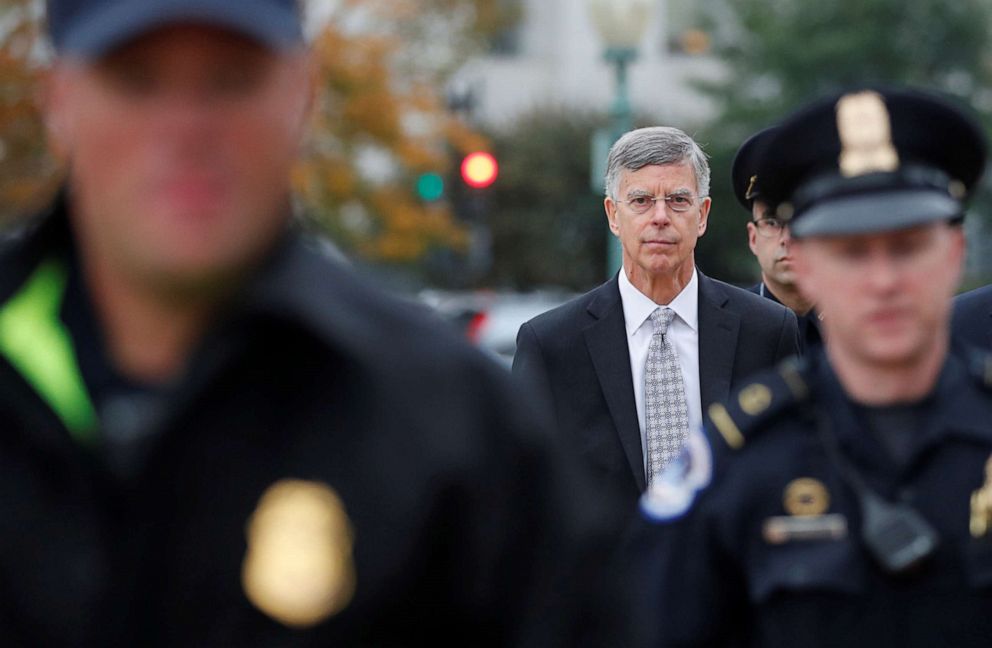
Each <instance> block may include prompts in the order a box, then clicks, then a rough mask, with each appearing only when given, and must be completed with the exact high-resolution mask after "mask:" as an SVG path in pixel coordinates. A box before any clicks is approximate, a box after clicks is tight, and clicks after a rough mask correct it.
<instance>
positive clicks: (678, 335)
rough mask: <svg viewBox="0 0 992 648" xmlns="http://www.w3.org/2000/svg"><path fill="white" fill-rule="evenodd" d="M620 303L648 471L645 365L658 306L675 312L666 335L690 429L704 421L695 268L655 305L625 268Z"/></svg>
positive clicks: (621, 273)
mask: <svg viewBox="0 0 992 648" xmlns="http://www.w3.org/2000/svg"><path fill="white" fill-rule="evenodd" d="M620 302H621V303H622V304H623V319H624V322H625V323H626V326H627V350H628V351H629V352H630V375H631V377H632V378H633V379H634V404H635V405H636V406H637V424H638V425H639V426H640V428H641V450H642V454H643V455H644V466H645V470H647V451H646V449H645V448H646V437H645V433H644V364H645V363H646V362H647V358H648V346H649V345H650V344H651V336H652V335H654V327H653V326H652V325H651V322H650V317H651V313H653V312H654V310H655V309H656V308H658V307H659V306H667V307H669V308H671V309H672V310H673V311H675V317H674V318H673V319H672V323H671V324H670V325H669V326H668V333H667V334H666V337H667V338H668V341H669V343H670V344H671V345H672V348H674V349H675V355H676V356H678V360H679V367H680V368H681V369H682V383H683V384H684V385H685V398H686V404H687V405H688V407H689V429H690V430H695V429H697V428H698V427H699V426H700V425H702V421H703V405H702V397H701V396H700V394H699V278H698V277H697V275H696V269H695V268H693V269H692V278H691V279H690V280H689V283H688V284H686V286H685V288H683V289H682V292H680V293H679V294H678V295H676V296H675V299H673V300H672V301H671V303H669V304H656V303H654V302H653V301H652V300H651V299H650V298H649V297H648V296H647V295H645V294H644V293H642V292H641V291H640V290H638V289H637V288H635V287H634V285H633V284H632V283H630V279H628V278H627V272H626V271H625V270H622V269H621V271H620Z"/></svg>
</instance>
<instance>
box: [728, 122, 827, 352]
mask: <svg viewBox="0 0 992 648" xmlns="http://www.w3.org/2000/svg"><path fill="white" fill-rule="evenodd" d="M775 130H776V129H775V127H774V126H772V127H770V128H766V129H764V130H763V131H760V132H758V133H755V134H754V135H752V136H751V137H749V138H748V139H747V141H745V142H744V143H743V144H742V145H741V147H740V149H739V150H738V151H737V155H736V156H735V157H734V165H733V168H732V170H731V181H732V182H733V185H734V195H735V196H736V197H737V202H739V203H740V205H741V207H743V208H744V209H745V210H746V211H747V213H748V214H749V215H750V216H751V218H750V219H749V220H748V222H747V243H748V246H749V247H750V248H751V252H752V253H753V254H754V258H755V259H757V260H758V265H759V266H760V267H761V281H760V282H758V283H757V284H756V285H754V286H752V287H751V288H749V289H748V290H750V291H751V292H753V293H755V294H757V295H761V296H762V297H767V298H768V299H772V300H774V301H777V302H778V303H780V304H783V305H785V306H788V307H789V308H791V309H792V312H794V313H795V314H796V317H797V318H798V319H799V345H800V349H801V350H802V351H804V352H805V350H806V349H807V348H809V347H810V346H813V345H818V344H820V343H821V342H822V338H821V336H820V319H819V315H818V313H817V312H816V311H815V310H814V309H813V304H812V303H811V302H810V301H809V300H808V299H807V298H806V297H805V296H804V295H803V294H802V292H800V291H799V286H798V285H796V275H795V271H794V270H793V267H792V255H791V253H790V251H791V250H790V244H791V241H792V237H791V236H790V234H789V227H788V224H787V223H786V222H785V221H783V220H781V219H779V218H776V217H775V216H774V215H773V210H770V209H769V208H770V207H772V206H771V205H769V204H768V202H767V201H766V200H764V198H763V196H762V194H761V179H760V178H759V177H758V169H757V164H758V153H759V152H760V150H761V147H762V146H763V145H764V143H765V142H767V141H768V139H770V138H771V137H772V136H773V135H774V133H775Z"/></svg>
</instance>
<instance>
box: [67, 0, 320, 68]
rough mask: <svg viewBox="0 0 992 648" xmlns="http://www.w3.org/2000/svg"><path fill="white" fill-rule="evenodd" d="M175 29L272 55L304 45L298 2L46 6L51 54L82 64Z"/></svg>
mask: <svg viewBox="0 0 992 648" xmlns="http://www.w3.org/2000/svg"><path fill="white" fill-rule="evenodd" d="M177 23H195V24H203V25H210V26H214V27H219V28H222V29H228V30H231V31H234V32H237V33H239V34H243V35H245V36H247V37H249V38H252V39H254V40H257V41H258V42H260V43H262V44H264V45H266V46H268V47H271V48H273V49H285V48H290V47H293V46H294V45H297V44H299V43H301V42H302V41H303V30H302V20H301V15H300V7H299V2H298V0H48V33H49V36H50V37H51V40H52V44H53V45H54V46H55V49H56V50H57V51H58V52H60V53H63V54H70V55H74V56H81V57H83V58H97V57H100V56H102V55H104V54H106V53H108V52H110V51H111V50H113V49H114V48H116V47H118V46H120V45H123V44H124V43H126V42H128V41H130V40H133V39H135V38H137V37H139V36H142V35H143V34H147V33H148V32H151V31H154V30H155V29H157V28H160V27H165V26H167V25H172V24H177Z"/></svg>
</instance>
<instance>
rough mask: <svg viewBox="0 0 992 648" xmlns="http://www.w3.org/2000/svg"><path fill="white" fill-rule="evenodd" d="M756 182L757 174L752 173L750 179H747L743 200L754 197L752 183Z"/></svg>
mask: <svg viewBox="0 0 992 648" xmlns="http://www.w3.org/2000/svg"><path fill="white" fill-rule="evenodd" d="M757 182H758V176H757V175H753V176H751V179H750V180H748V181H747V189H745V190H744V200H751V199H752V198H754V196H755V193H754V185H755V184H756V183H757Z"/></svg>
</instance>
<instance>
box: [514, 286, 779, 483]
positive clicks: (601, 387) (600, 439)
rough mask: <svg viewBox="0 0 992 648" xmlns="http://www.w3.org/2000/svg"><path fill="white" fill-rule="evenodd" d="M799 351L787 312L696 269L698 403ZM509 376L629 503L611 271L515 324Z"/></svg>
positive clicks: (638, 455)
mask: <svg viewBox="0 0 992 648" xmlns="http://www.w3.org/2000/svg"><path fill="white" fill-rule="evenodd" d="M797 352H798V333H797V327H796V316H795V314H794V313H793V312H792V311H791V310H789V309H788V308H786V307H784V306H782V305H781V304H777V303H775V302H773V301H771V300H769V299H764V298H762V297H759V296H757V295H754V294H751V293H749V292H747V291H746V290H743V289H741V288H735V287H733V286H731V285H729V284H725V283H723V282H721V281H717V280H715V279H710V278H708V277H706V276H704V275H703V274H702V273H699V386H700V392H701V394H700V395H701V397H702V398H701V400H702V405H703V409H704V410H705V409H706V407H707V406H708V405H709V404H710V403H713V402H714V401H721V400H725V399H726V398H727V397H728V396H729V395H730V390H731V388H733V387H736V386H738V385H739V384H740V383H741V381H742V380H743V379H744V378H745V377H746V376H748V375H750V374H752V373H755V372H756V371H758V370H760V369H763V368H766V367H769V366H772V365H774V364H775V363H776V362H777V361H779V360H781V359H782V358H785V357H787V356H790V355H794V354H796V353H797ZM513 372H514V374H515V375H518V376H520V377H521V378H522V379H523V380H525V381H529V382H530V385H529V387H530V388H532V389H534V390H536V391H537V393H538V394H539V395H543V396H544V398H545V399H546V402H547V403H549V404H550V406H551V410H552V413H553V414H554V416H555V419H556V422H557V427H558V431H559V433H560V434H562V435H565V437H566V441H567V442H568V443H570V444H571V445H573V446H574V447H576V449H577V450H578V451H579V453H580V454H581V455H583V456H584V457H585V459H586V461H587V463H588V464H589V465H590V466H591V467H592V468H593V470H594V471H595V472H596V473H598V474H599V476H600V477H601V478H602V479H603V480H604V481H605V482H606V483H607V484H609V485H611V486H612V487H614V488H616V489H617V490H618V491H619V492H620V493H622V494H623V495H624V496H625V497H628V498H629V501H636V499H637V498H638V497H639V495H640V493H641V492H642V491H643V490H644V489H645V487H646V480H645V476H644V460H643V454H642V449H641V433H640V426H639V425H638V422H637V407H636V405H635V404H634V383H633V379H632V378H631V371H630V354H629V351H628V350H627V332H626V328H625V323H624V315H623V305H622V303H621V301H620V288H619V284H618V280H617V277H614V278H613V279H611V280H610V281H608V282H606V283H605V284H603V285H601V286H599V287H598V288H595V289H593V290H592V291H590V292H588V293H586V294H585V295H582V296H580V297H577V298H576V299H574V300H572V301H570V302H568V303H566V304H563V305H562V306H559V307H558V308H556V309H554V310H551V311H549V312H547V313H544V314H542V315H539V316H538V317H535V318H534V319H532V320H531V321H529V322H527V323H525V324H524V325H523V326H521V327H520V332H519V333H518V334H517V353H516V356H515V357H514V360H513Z"/></svg>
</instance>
